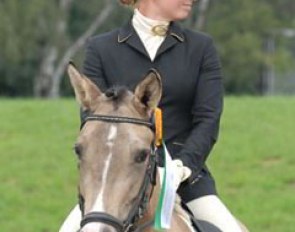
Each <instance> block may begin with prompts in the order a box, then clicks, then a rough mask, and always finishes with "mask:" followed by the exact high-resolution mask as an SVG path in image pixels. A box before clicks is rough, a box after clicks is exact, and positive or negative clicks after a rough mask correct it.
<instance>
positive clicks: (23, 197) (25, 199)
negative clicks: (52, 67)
mask: <svg viewBox="0 0 295 232" xmlns="http://www.w3.org/2000/svg"><path fill="white" fill-rule="evenodd" d="M0 107H1V109H0V110H1V111H0V112H1V113H0V165H1V168H0V181H1V184H0V193H1V198H0V225H1V232H11V231H21V232H56V231H58V228H59V225H60V223H61V222H62V221H63V219H64V217H65V215H67V213H68V211H69V210H70V209H71V207H72V206H73V205H74V204H75V203H76V195H77V193H76V190H77V187H76V182H77V170H76V158H75V156H74V155H73V152H72V147H73V144H74V141H75V138H76V135H77V133H78V126H79V117H78V107H77V105H76V103H75V101H74V100H72V99H64V100H56V101H41V100H8V99H0ZM294 119H295V98H294V97H293V98H291V97H289V98H288V97H273V98H252V97H240V98H234V97H227V98H226V99H225V111H224V115H223V119H222V125H221V132H220V138H219V142H218V144H217V145H216V146H215V148H214V151H213V153H212V154H211V156H210V159H209V165H210V166H211V170H212V172H213V174H214V175H215V177H216V179H217V184H218V189H219V192H220V196H221V197H222V199H223V200H224V201H225V202H226V204H227V205H228V206H229V208H230V209H231V210H232V211H233V213H234V214H235V215H237V216H238V217H239V218H240V219H241V220H242V221H243V222H245V224H247V226H248V227H249V229H250V231H251V232H265V231H267V232H293V231H295V221H294V217H295V140H294V137H293V135H294V133H295V122H294V121H295V120H294Z"/></svg>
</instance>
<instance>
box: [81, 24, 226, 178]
mask: <svg viewBox="0 0 295 232" xmlns="http://www.w3.org/2000/svg"><path fill="white" fill-rule="evenodd" d="M151 68H154V69H156V70H158V72H159V73H160V74H161V77H162V84H163V95H162V99H161V102H160V105H159V107H160V108H161V109H162V110H163V123H164V139H165V141H166V144H167V147H168V150H169V151H170V153H171V155H172V157H173V158H174V159H175V158H179V159H181V160H182V161H183V163H184V164H185V165H186V166H188V167H189V168H191V170H192V171H193V175H192V178H191V180H193V179H194V177H196V176H197V175H198V173H199V172H200V171H201V169H202V168H203V167H204V164H205V160H206V158H207V156H208V154H209V152H210V151H211V149H212V147H213V145H214V143H215V142H216V140H217V135H218V129H219V121H220V116H221V112H222V106H223V85H222V75H221V65H220V62H219V59H218V56H217V53H216V49H215V47H214V45H213V42H212V39H211V38H210V37H209V36H207V35H205V34H203V33H199V32H193V31H191V30H188V29H183V28H181V27H180V25H178V24H177V23H175V22H172V23H171V24H170V26H169V31H168V34H167V37H166V38H165V40H164V42H163V43H162V45H161V46H160V48H159V50H158V52H157V54H156V58H155V59H154V61H151V59H150V58H149V55H148V53H147V51H146V50H145V48H144V45H143V43H142V42H141V40H140V38H139V36H138V35H137V33H136V31H135V30H134V28H133V26H132V25H131V22H129V23H128V24H127V25H126V26H124V27H122V28H119V29H116V30H113V31H111V32H108V33H105V34H102V35H98V36H95V37H93V38H91V39H90V40H89V41H88V45H87V48H86V57H85V61H84V65H83V73H84V74H85V75H86V76H87V77H88V78H90V79H91V80H92V81H93V82H94V83H96V85H97V86H99V87H100V88H101V89H102V90H106V89H107V88H109V87H111V86H113V85H116V86H118V85H124V86H127V87H129V88H131V89H133V88H134V87H135V86H136V84H137V83H138V82H139V81H140V80H141V79H142V77H143V76H144V75H145V74H146V73H147V72H148V70H149V69H151Z"/></svg>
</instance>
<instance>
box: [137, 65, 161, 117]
mask: <svg viewBox="0 0 295 232" xmlns="http://www.w3.org/2000/svg"><path fill="white" fill-rule="evenodd" d="M134 94H135V96H136V97H137V99H138V100H139V101H140V103H142V104H143V105H144V106H145V107H147V110H148V111H150V110H153V109H154V108H156V107H157V105H158V104H159V102H160V99H161V96H162V82H161V77H160V74H159V73H158V72H157V71H156V70H154V69H151V70H150V71H149V73H148V74H147V75H146V77H145V78H144V79H143V80H142V81H141V82H140V83H139V84H138V85H137V86H136V88H135V92H134Z"/></svg>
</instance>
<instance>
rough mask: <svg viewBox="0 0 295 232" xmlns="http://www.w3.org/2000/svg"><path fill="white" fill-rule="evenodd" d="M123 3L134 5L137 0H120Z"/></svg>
mask: <svg viewBox="0 0 295 232" xmlns="http://www.w3.org/2000/svg"><path fill="white" fill-rule="evenodd" d="M119 1H120V2H121V3H122V4H123V5H129V6H133V5H135V3H136V2H137V0H119Z"/></svg>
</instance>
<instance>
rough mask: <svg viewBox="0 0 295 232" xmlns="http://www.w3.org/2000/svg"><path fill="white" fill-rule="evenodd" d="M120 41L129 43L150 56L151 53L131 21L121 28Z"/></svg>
mask: <svg viewBox="0 0 295 232" xmlns="http://www.w3.org/2000/svg"><path fill="white" fill-rule="evenodd" d="M118 42H119V43H126V44H128V45H129V46H130V47H132V48H134V49H135V50H137V51H138V52H140V53H141V54H143V55H145V56H146V57H148V58H149V55H148V53H147V51H146V49H145V47H144V45H143V43H142V42H141V40H140V38H139V36H138V35H137V33H136V31H135V30H134V28H133V26H132V25H131V21H129V23H128V24H127V25H126V26H124V27H122V28H121V29H120V30H119V34H118Z"/></svg>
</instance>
